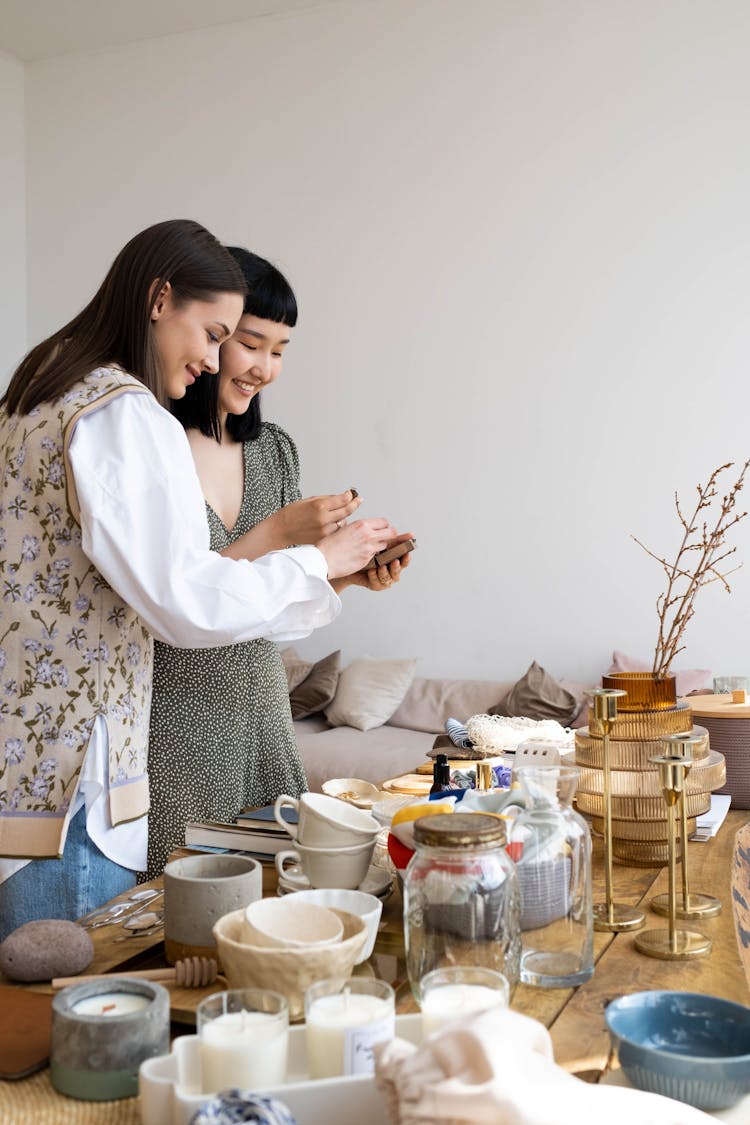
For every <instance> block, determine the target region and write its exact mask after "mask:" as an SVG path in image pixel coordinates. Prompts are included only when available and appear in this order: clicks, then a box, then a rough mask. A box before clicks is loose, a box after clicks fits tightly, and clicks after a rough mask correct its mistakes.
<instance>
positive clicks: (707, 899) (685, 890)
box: [650, 734, 721, 918]
mask: <svg viewBox="0 0 750 1125" xmlns="http://www.w3.org/2000/svg"><path fill="white" fill-rule="evenodd" d="M663 741H664V742H666V743H667V744H668V746H669V750H668V751H667V753H668V755H669V756H670V757H674V758H683V759H684V760H685V761H686V762H689V763H690V765H692V762H693V747H694V746H697V745H699V744H700V742H701V738H700V736H695V735H692V734H670V735H668V736H667V737H666V738H664V739H663ZM690 765H688V766H686V769H685V775H686V776H687V774H688V772H689V770H690ZM677 808H678V812H679V818H680V872H681V875H682V895H681V896H680V898H679V899H678V900H677V904H676V906H675V914H676V916H677V917H678V918H700V917H704V918H713V917H714V916H715V915H716V914H720V913H721V901H720V900H719V899H718V898H715V897H714V896H713V895H707V894H702V893H700V892H699V891H694V892H692V893H691V891H690V889H689V881H688V830H687V803H686V801H685V790H684V788H683V789H682V791H681V792H680V796H679V800H678V802H677ZM650 906H651V909H652V910H653V911H655V913H656V914H662V915H668V914H669V895H656V897H655V898H652V899H651V903H650Z"/></svg>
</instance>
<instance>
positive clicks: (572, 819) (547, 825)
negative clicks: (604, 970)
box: [511, 766, 594, 988]
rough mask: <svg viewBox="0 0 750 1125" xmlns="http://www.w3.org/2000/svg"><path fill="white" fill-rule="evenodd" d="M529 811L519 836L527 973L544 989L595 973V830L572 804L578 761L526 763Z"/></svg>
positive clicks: (516, 829)
mask: <svg viewBox="0 0 750 1125" xmlns="http://www.w3.org/2000/svg"><path fill="white" fill-rule="evenodd" d="M515 776H517V778H518V780H519V781H520V783H521V786H522V788H523V792H524V796H525V799H526V810H525V811H524V812H522V813H520V815H519V816H518V817H517V819H516V821H515V823H514V825H513V829H512V833H511V835H512V840H513V843H514V844H515V845H516V849H517V850H520V855H519V856H518V857H517V859H516V871H517V873H518V886H519V891H520V895H521V939H522V950H521V980H522V981H523V982H524V983H525V984H535V985H541V986H542V987H543V988H567V987H570V986H573V985H578V984H583V982H584V981H587V980H589V978H590V977H591V976H592V974H593V972H594V944H593V938H594V932H593V908H592V903H591V834H590V832H589V828H588V825H587V823H586V821H585V820H584V819H583V817H582V816H579V815H578V813H577V812H575V811H574V810H573V808H572V807H571V804H572V801H573V795H574V793H575V789H576V784H577V781H578V770H577V769H575V767H573V766H519V768H518V770H517V771H515Z"/></svg>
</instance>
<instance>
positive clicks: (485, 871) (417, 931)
mask: <svg viewBox="0 0 750 1125" xmlns="http://www.w3.org/2000/svg"><path fill="white" fill-rule="evenodd" d="M414 838H415V841H416V845H417V849H416V851H415V853H414V856H413V857H412V860H411V862H410V863H409V866H408V867H407V869H406V873H405V875H404V937H405V942H406V968H407V972H408V974H409V981H410V983H411V987H412V991H413V993H414V996H415V997H416V999H417V1000H419V998H420V991H419V982H420V980H421V979H422V977H423V976H424V975H425V974H426V973H429V972H431V971H432V970H433V969H440V968H443V967H445V966H447V965H482V966H484V967H485V968H488V969H495V970H497V971H498V972H500V973H503V974H504V975H505V977H506V978H507V979H508V982H509V984H510V985H511V987H513V986H514V985H515V984H516V983H517V981H518V968H519V958H520V953H521V936H520V930H519V898H518V884H517V879H516V871H515V866H514V864H513V861H512V860H511V859H510V857H509V856H508V855H507V853H506V851H505V824H504V823H503V821H502V820H499V819H498V818H497V817H494V816H485V815H483V814H479V813H443V814H440V815H436V816H427V817H422V818H421V819H420V820H417V821H416V823H415V825H414Z"/></svg>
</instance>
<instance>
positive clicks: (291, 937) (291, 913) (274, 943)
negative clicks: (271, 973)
mask: <svg viewBox="0 0 750 1125" xmlns="http://www.w3.org/2000/svg"><path fill="white" fill-rule="evenodd" d="M328 905H331V906H336V905H339V906H340V909H342V910H348V909H349V908H348V907H346V906H344V905H343V903H342V904H337V903H324V902H313V901H310V900H308V901H305V900H304V899H299V898H292V899H287V900H286V901H284V900H283V899H279V898H261V899H258V901H257V902H251V903H250V905H249V906H248V907H247V909H246V910H245V922H244V925H243V927H242V937H243V940H245V941H247V942H248V944H249V945H262V946H267V947H268V948H269V949H287V948H288V949H303V948H305V949H309V948H315V949H317V948H319V947H320V946H321V945H331V944H332V942H335V941H341V938H342V936H343V933H344V926H343V924H342V921H341V919H340V918H339V917H338V916H337V915H336V914H334V913H333V911H331V910H326V909H325V907H326V906H328ZM354 913H357V912H356V911H354Z"/></svg>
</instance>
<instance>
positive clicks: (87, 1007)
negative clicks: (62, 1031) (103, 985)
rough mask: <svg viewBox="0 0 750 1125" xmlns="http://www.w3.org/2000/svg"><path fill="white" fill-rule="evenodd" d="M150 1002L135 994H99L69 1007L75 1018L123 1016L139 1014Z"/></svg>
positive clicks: (146, 997)
mask: <svg viewBox="0 0 750 1125" xmlns="http://www.w3.org/2000/svg"><path fill="white" fill-rule="evenodd" d="M150 1003H151V1000H150V998H149V997H148V996H141V995H139V993H137V992H99V993H97V994H96V996H87V997H86V998H85V999H84V1000H78V1001H77V1003H75V1004H73V1005H72V1006H71V1011H73V1012H75V1014H76V1015H77V1016H124V1015H126V1014H127V1013H129V1012H141V1011H143V1009H144V1008H147V1007H148V1006H149V1004H150Z"/></svg>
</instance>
